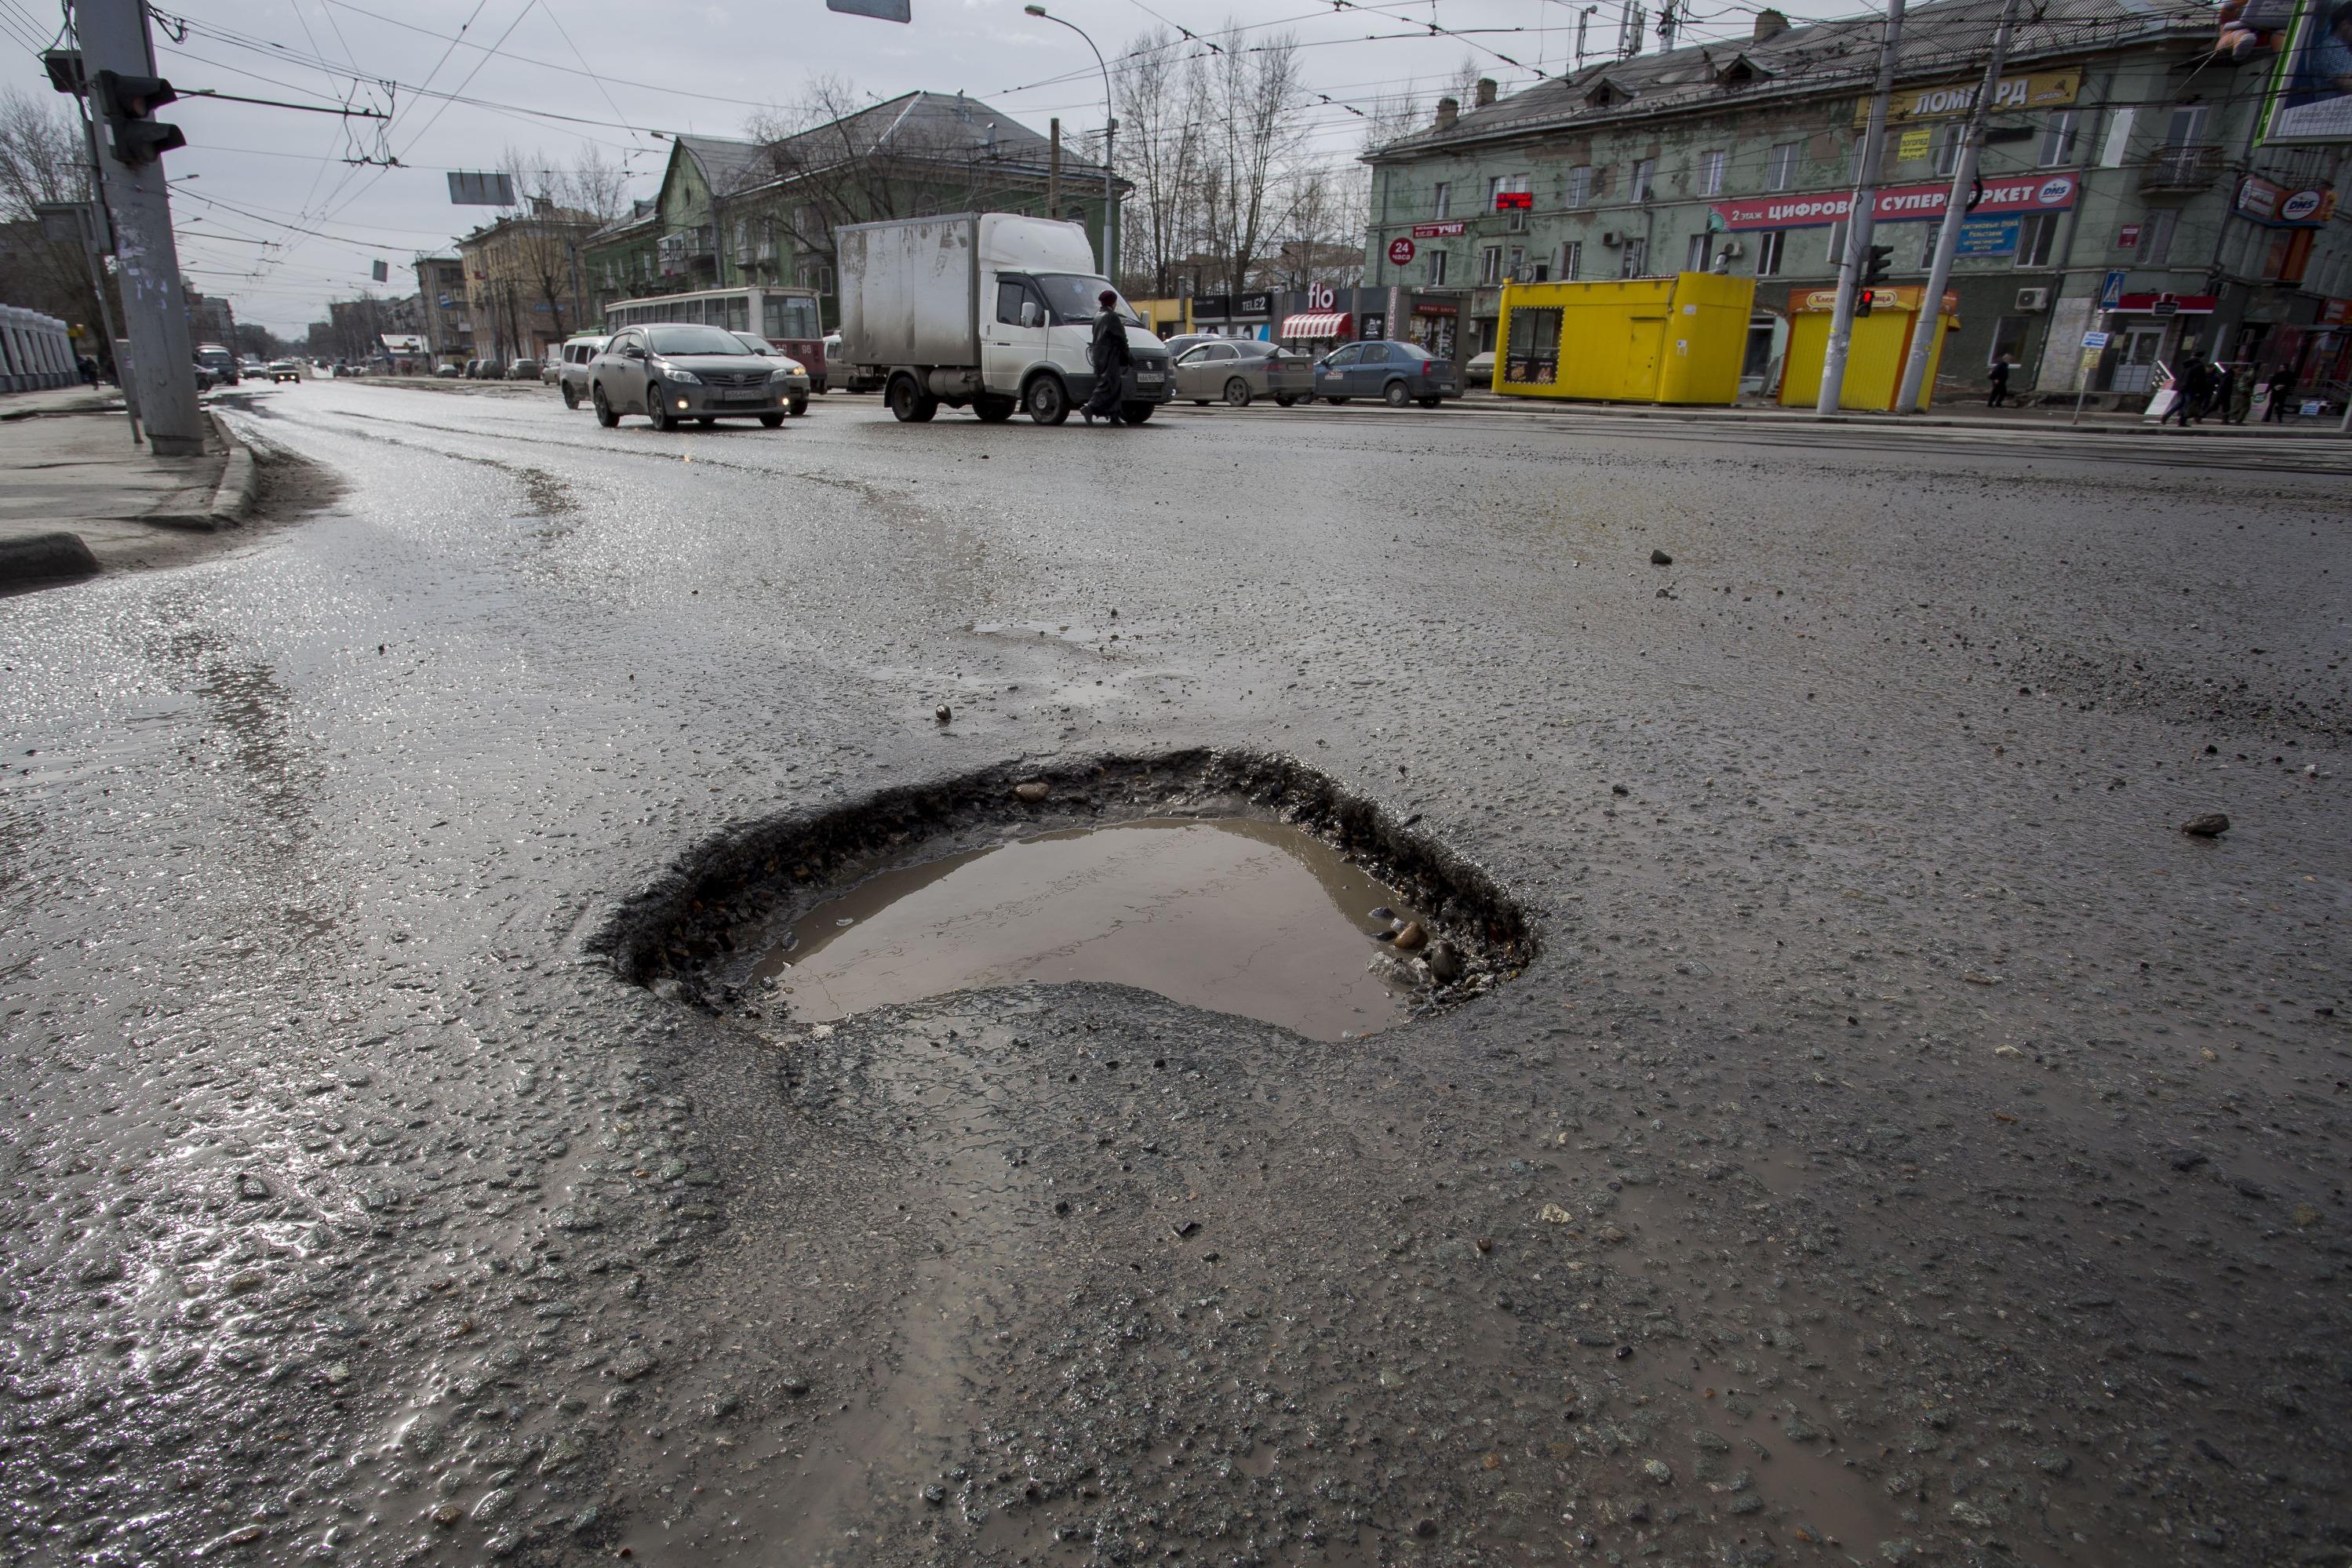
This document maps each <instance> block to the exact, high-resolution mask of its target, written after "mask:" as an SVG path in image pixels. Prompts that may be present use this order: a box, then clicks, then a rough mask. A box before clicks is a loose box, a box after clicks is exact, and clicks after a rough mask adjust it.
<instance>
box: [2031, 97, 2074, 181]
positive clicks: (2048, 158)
mask: <svg viewBox="0 0 2352 1568" xmlns="http://www.w3.org/2000/svg"><path fill="white" fill-rule="evenodd" d="M2074 123H2075V121H2074V113H2073V112H2072V111H2071V110H2069V111H2067V112H2065V113H2063V114H2053V115H2052V116H2051V117H2050V118H2049V119H2048V120H2043V121H2042V148H2041V152H2039V153H2038V154H2037V155H2036V156H2035V158H2034V160H2033V162H2034V164H2035V166H2036V167H2038V168H2042V169H2055V168H2057V167H2058V166H2059V165H2060V164H2061V163H2071V162H2074Z"/></svg>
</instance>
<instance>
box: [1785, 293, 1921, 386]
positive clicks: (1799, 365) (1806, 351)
mask: <svg viewBox="0 0 2352 1568" xmlns="http://www.w3.org/2000/svg"><path fill="white" fill-rule="evenodd" d="M1926 298H1927V290H1926V289H1925V288H1922V287H1919V286H1918V285H1916V284H1909V285H1906V286H1905V287H1899V288H1874V289H1872V290H1871V291H1870V314H1869V315H1867V316H1856V317H1855V318H1854V319H1853V345H1852V346H1851V347H1850V348H1848V349H1847V350H1846V356H1845V385H1844V386H1843V387H1841V388H1840V389H1839V391H1838V406H1839V407H1840V408H1852V409H1870V410H1874V411H1876V412H1879V413H1888V412H1892V411H1893V409H1894V407H1895V394H1896V393H1898V392H1901V391H1902V390H1903V365H1904V361H1906V360H1908V359H1909V358H1910V357H1911V335H1912V333H1913V332H1914V331H1915V330H1916V329H1917V327H1918V324H1919V317H1920V307H1921V304H1922V302H1923V301H1924V300H1925V299H1926ZM1959 308H1960V297H1959V296H1958V295H1957V294H1953V293H1950V292H1948V291H1947V292H1946V294H1945V295H1944V308H1942V309H1941V310H1938V311H1937V313H1936V324H1935V328H1934V330H1935V333H1936V340H1935V341H1934V342H1933V343H1931V344H1929V345H1928V347H1927V380H1926V381H1924V382H1921V383H1920V386H1919V406H1920V407H1921V408H1926V407H1927V405H1928V404H1929V403H1931V402H1934V401H1935V393H1936V365H1937V361H1940V360H1942V359H1943V357H1944V342H1945V340H1946V339H1948V337H1950V336H1951V334H1952V333H1954V332H1956V331H1958V329H1959V325H1960V318H1959ZM1836 310H1837V290H1836V289H1834V288H1792V289H1790V291H1789V353H1788V357H1787V359H1786V360H1785V361H1783V364H1784V366H1785V368H1784V369H1783V370H1782V371H1781V373H1780V403H1781V406H1782V407H1784V408H1811V407H1813V406H1815V405H1816V404H1818V403H1819V402H1821V398H1822V362H1823V361H1826V360H1827V359H1828V358H1829V348H1830V317H1831V316H1832V314H1834V313H1835V311H1836Z"/></svg>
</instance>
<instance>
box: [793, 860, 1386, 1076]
mask: <svg viewBox="0 0 2352 1568" xmlns="http://www.w3.org/2000/svg"><path fill="white" fill-rule="evenodd" d="M1375 909H1387V910H1391V911H1393V912H1394V915H1395V918H1396V920H1398V921H1400V922H1410V921H1412V920H1414V919H1415V918H1416V915H1415V912H1414V911H1413V910H1412V909H1410V908H1408V907H1407V906H1406V905H1405V904H1404V903H1403V901H1402V898H1401V897H1400V896H1399V895H1398V894H1397V893H1396V891H1395V890H1394V889H1392V888H1391V887H1389V886H1387V885H1386V884H1385V883H1381V882H1379V881H1378V880H1376V879H1374V878H1373V877H1371V876H1370V875H1369V874H1367V873H1365V872H1364V871H1363V870H1362V869H1361V868H1360V867H1359V866H1356V865H1354V864H1352V863H1350V862H1349V861H1348V860H1347V859H1346V858H1345V857H1344V856H1342V855H1341V854H1340V853H1339V851H1337V850H1335V849H1333V848H1331V847H1330V846H1329V845H1328V844H1326V843H1323V842H1322V841H1319V840H1317V839H1314V838H1312V837H1309V836H1308V835H1307V834H1306V833H1303V832H1301V831H1298V830H1297V829H1296V828H1292V827H1288V826H1286V825H1285V824H1282V823H1279V822H1268V821H1253V820H1247V819H1240V818H1222V819H1213V820H1202V819H1181V818H1147V819H1144V820H1141V821H1132V822H1122V823H1119V824H1117V825H1115V826H1111V827H1103V828H1079V829H1072V830H1068V831H1061V832H1050V833H1041V834H1038V835H1036V836H1035V837H1033V838H1025V839H1019V840H1015V841H1011V842H1008V843H1003V844H998V845H994V846H992V847H991V848H988V849H983V850H977V851H973V852H969V853H965V854H960V855H953V856H950V857H948V858H946V859H943V860H938V861H931V862H926V863H924V864H921V865H915V866H908V867H904V868H901V869H898V870H893V871H886V872H883V873H879V874H877V875H876V876H873V877H870V878H868V879H867V880H866V881H865V882H863V883H859V884H858V885H857V886H856V887H854V888H852V889H850V890H849V891H848V892H847V893H846V894H843V895H842V896H841V897H839V898H836V899H833V900H831V901H829V902H827V903H825V904H820V905H818V906H817V907H816V908H814V909H812V910H810V911H809V912H808V913H807V914H805V915H802V916H801V917H800V918H799V919H798V920H796V921H795V922H793V925H792V927H791V930H790V932H789V934H788V935H787V936H785V937H784V939H783V940H782V943H781V944H780V945H779V946H777V948H776V949H775V950H774V951H772V952H770V953H768V954H767V955H765V956H762V957H761V959H760V960H759V962H758V964H757V965H756V966H755V967H754V968H753V970H752V977H753V979H754V981H755V983H764V982H766V981H769V980H771V979H772V980H773V982H774V984H775V988H776V991H777V993H778V994H779V995H781V996H782V999H783V1000H784V1001H785V1002H786V1003H787V1004H788V1007H789V1009H790V1011H791V1013H792V1015H793V1018H794V1019H798V1020H800V1021H803V1022H808V1023H821V1022H824V1021H827V1020H830V1019H840V1018H846V1017H849V1016H850V1015H852V1014H855V1013H861V1012H865V1011H867V1010H869V1009H874V1008H877V1007H883V1006H887V1005H890V1004H893V1003H898V1002H908V1001H915V1000H919V999H921V998H926V997H937V996H943V995H946V994H948V993H950V992H954V991H961V990H970V989H973V988H979V987H984V986H999V985H1008V984H1014V983H1019V982H1023V981H1045V982H1061V981H1076V980H1097V981H1108V982H1112V983H1116V984H1120V985H1129V986H1136V987H1139V988H1142V989H1145V990H1150V991H1156V992H1158V993H1160V995H1161V996H1164V997H1167V998H1171V1000H1174V1001H1179V1002H1182V1003H1185V1004H1186V1005H1188V1006H1192V1007H1199V1008H1205V1009H1212V1010H1213V1011H1217V1012H1224V1013H1238V1014H1241V1015H1243V1016H1244V1017H1247V1018H1255V1019H1264V1020H1265V1021H1266V1022H1268V1023H1275V1024H1280V1025H1282V1026H1283V1027H1285V1028H1287V1029H1291V1030H1297V1032H1298V1033H1300V1034H1303V1035H1306V1036H1307V1037H1308V1038H1310V1039H1314V1040H1343V1039H1348V1038H1349V1037H1352V1036H1356V1035H1363V1034H1369V1033H1370V1032H1371V1031H1372V1030H1378V1029H1381V1028H1383V1027H1385V1026H1386V1025H1388V1024H1391V1023H1393V1022H1396V1021H1397V1020H1398V1019H1401V1018H1402V1017H1403V1016H1404V1011H1403V1009H1404V1007H1405V1006H1406V1004H1407V1003H1408V1002H1409V1001H1410V998H1411V995H1412V977H1411V975H1410V973H1409V971H1404V970H1403V967H1402V966H1401V965H1398V964H1397V963H1396V962H1395V961H1394V960H1392V959H1390V958H1388V956H1387V955H1386V952H1385V950H1384V949H1383V948H1382V946H1381V943H1380V942H1379V941H1378V940H1377V939H1376V938H1375V936H1374V935H1373V934H1374V933H1375V932H1378V931H1381V930H1382V929H1383V928H1384V927H1385V926H1386V925H1387V924H1388V923H1387V922H1385V921H1382V920H1380V919H1377V918H1374V917H1373V916H1372V915H1371V912H1372V911H1373V910H1375Z"/></svg>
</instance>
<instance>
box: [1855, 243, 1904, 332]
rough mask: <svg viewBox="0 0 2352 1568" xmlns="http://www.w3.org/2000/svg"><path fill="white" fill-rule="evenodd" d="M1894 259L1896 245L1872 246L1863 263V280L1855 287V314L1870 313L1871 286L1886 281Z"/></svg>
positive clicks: (1865, 314)
mask: <svg viewBox="0 0 2352 1568" xmlns="http://www.w3.org/2000/svg"><path fill="white" fill-rule="evenodd" d="M1894 259H1895V247H1894V246H1891V245H1874V246H1871V247H1870V254H1869V255H1868V256H1866V257H1865V258H1864V261H1863V264H1862V281H1861V282H1860V283H1859V284H1857V285H1856V286H1855V287H1854V291H1853V313H1854V314H1855V315H1857V316H1867V315H1869V314H1870V290H1871V287H1872V286H1873V285H1874V284H1880V283H1884V282H1885V281H1886V275H1887V273H1888V272H1889V270H1891V267H1890V265H1889V264H1891V263H1892V262H1893V261H1894Z"/></svg>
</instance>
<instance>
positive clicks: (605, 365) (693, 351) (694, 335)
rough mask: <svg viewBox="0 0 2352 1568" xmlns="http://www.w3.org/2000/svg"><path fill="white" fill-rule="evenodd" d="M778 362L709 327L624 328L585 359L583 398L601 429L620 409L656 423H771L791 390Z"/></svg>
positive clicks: (780, 415) (779, 419) (660, 426)
mask: <svg viewBox="0 0 2352 1568" xmlns="http://www.w3.org/2000/svg"><path fill="white" fill-rule="evenodd" d="M783 363H784V362H783V361H779V360H772V359H763V358H761V356H760V355H758V354H754V353H752V352H751V351H750V350H748V349H746V348H744V346H743V345H742V343H741V342H740V340H738V339H737V338H736V337H735V335H734V334H733V333H732V332H728V331H724V330H721V329H719V328H717V327H704V326H697V325H689V324H687V323H683V322H681V323H679V324H677V325H674V326H664V325H659V324H655V325H651V326H642V327H626V328H624V329H621V330H620V331H618V332H615V333H614V335H613V340H612V341H611V342H609V343H607V344H605V345H604V352H603V353H601V354H598V355H597V356H596V358H595V359H594V360H593V361H591V363H590V365H589V367H588V371H589V373H588V401H589V402H592V403H594V404H595V405H596V423H599V424H601V425H604V427H605V428H607V429H610V428H611V427H612V426H614V425H616V424H618V423H621V416H622V415H623V414H625V413H642V414H644V415H645V416H646V419H648V420H650V421H651V422H652V423H653V427H654V428H655V429H656V430H668V429H671V428H673V427H674V426H676V425H677V423H680V422H681V421H684V420H689V419H690V420H693V421H694V422H696V423H698V424H704V425H709V424H716V423H718V422H719V421H720V420H722V419H756V420H758V421H759V422H760V423H761V424H764V425H766V426H767V427H768V428H769V429H771V430H772V429H774V428H775V427H776V426H778V425H780V424H782V423H784V414H785V412H786V411H787V409H788V408H789V407H790V405H791V402H792V398H793V375H792V374H791V372H790V371H787V370H785V369H784V368H783ZM803 395H805V393H803Z"/></svg>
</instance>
